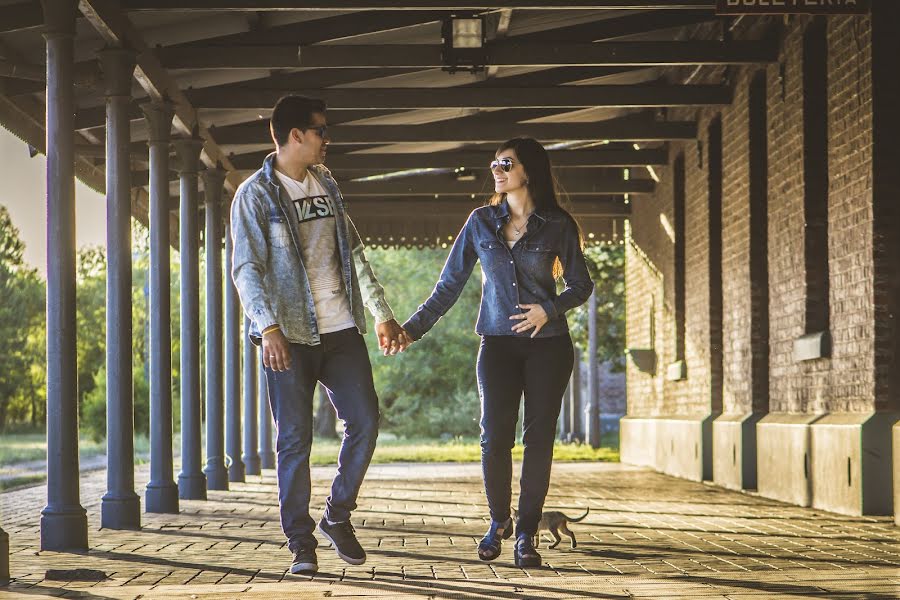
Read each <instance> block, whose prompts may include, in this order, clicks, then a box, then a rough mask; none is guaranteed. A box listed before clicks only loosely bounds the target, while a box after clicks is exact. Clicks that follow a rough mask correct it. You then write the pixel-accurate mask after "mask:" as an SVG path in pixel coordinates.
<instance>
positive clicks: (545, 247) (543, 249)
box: [525, 242, 553, 253]
mask: <svg viewBox="0 0 900 600" xmlns="http://www.w3.org/2000/svg"><path fill="white" fill-rule="evenodd" d="M525 252H540V253H549V252H553V246H551V245H550V244H541V243H535V242H528V243H526V244H525Z"/></svg>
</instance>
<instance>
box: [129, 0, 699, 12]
mask: <svg viewBox="0 0 900 600" xmlns="http://www.w3.org/2000/svg"><path fill="white" fill-rule="evenodd" d="M122 7H123V9H124V10H127V11H141V10H148V11H161V10H169V11H178V12H192V11H197V10H203V11H207V10H230V11H249V12H258V11H280V10H296V9H297V8H298V7H297V2H296V1H295V0H242V1H241V0H124V1H123V2H122ZM302 8H303V10H391V11H395V10H497V9H503V8H514V9H516V10H519V9H521V10H680V9H696V8H706V9H709V10H712V9H714V8H715V0H671V1H665V0H656V1H655V2H654V1H652V0H593V1H590V0H585V1H583V2H577V1H573V0H501V1H495V2H482V3H472V2H459V3H455V4H453V3H447V2H446V0H418V1H417V2H408V3H406V2H405V3H403V5H402V6H398V5H397V3H395V2H387V1H384V0H382V1H381V2H375V1H373V0H307V1H304V2H303V6H302Z"/></svg>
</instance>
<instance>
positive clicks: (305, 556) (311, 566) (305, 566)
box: [291, 548, 319, 575]
mask: <svg viewBox="0 0 900 600" xmlns="http://www.w3.org/2000/svg"><path fill="white" fill-rule="evenodd" d="M318 570H319V562H318V561H317V560H316V551H315V549H314V548H297V549H296V550H294V562H292V563H291V573H293V574H294V575H301V574H308V573H315V572H316V571H318Z"/></svg>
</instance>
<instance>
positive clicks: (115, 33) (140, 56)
mask: <svg viewBox="0 0 900 600" xmlns="http://www.w3.org/2000/svg"><path fill="white" fill-rule="evenodd" d="M78 7H79V10H81V13H82V14H83V15H84V16H85V18H87V19H88V21H90V23H91V25H93V26H94V28H95V29H96V30H97V32H98V33H99V34H100V35H101V37H103V39H104V40H106V42H107V43H109V44H110V45H122V46H125V47H129V48H132V49H134V50H135V51H136V52H137V68H136V69H135V79H137V81H138V83H139V84H140V85H141V87H142V88H144V90H145V91H146V92H147V94H148V95H150V96H151V97H152V98H154V99H161V98H168V99H169V100H170V101H171V102H172V103H173V104H174V106H175V119H174V122H175V127H176V128H177V129H178V131H179V132H181V133H182V134H183V135H192V132H193V130H194V128H195V127H196V128H197V132H198V135H199V136H200V137H201V138H202V139H203V140H204V148H203V153H202V155H201V158H202V159H203V162H204V163H205V164H206V165H207V166H209V167H212V166H215V165H216V164H217V163H221V164H222V166H223V167H224V168H225V169H226V170H228V171H233V170H234V167H233V166H232V165H231V162H230V161H229V160H228V157H227V156H225V155H224V154H223V153H222V151H221V150H220V149H219V147H218V145H217V144H216V140H215V139H213V137H212V136H211V135H210V133H209V131H208V130H207V129H206V127H204V126H203V125H202V123H199V121H198V119H197V112H196V110H195V109H194V107H193V106H192V105H191V103H190V102H189V101H188V99H187V98H186V97H185V95H184V93H183V92H182V91H181V90H180V89H178V86H176V85H175V83H174V82H173V81H172V78H171V76H170V75H169V73H168V72H166V70H165V69H164V68H163V67H162V65H160V64H159V61H158V60H157V59H156V57H155V56H154V54H153V53H152V52H150V51H149V48H148V47H147V45H146V43H145V42H144V40H143V38H142V37H141V35H140V32H139V31H138V30H137V28H136V27H135V26H134V25H133V24H132V23H131V21H130V20H129V19H128V17H127V15H125V14H124V13H123V12H122V11H121V9H120V8H119V5H118V3H115V2H112V1H111V0H81V1H80V2H79V5H78ZM238 183H239V182H238V181H234V180H229V182H228V185H229V187H230V189H231V190H232V191H233V190H234V189H235V188H236V187H237V185H238Z"/></svg>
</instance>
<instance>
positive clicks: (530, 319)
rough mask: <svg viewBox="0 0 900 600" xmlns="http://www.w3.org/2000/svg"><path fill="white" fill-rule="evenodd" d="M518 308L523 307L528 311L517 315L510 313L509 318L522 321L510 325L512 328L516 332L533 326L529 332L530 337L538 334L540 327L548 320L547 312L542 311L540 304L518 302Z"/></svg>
mask: <svg viewBox="0 0 900 600" xmlns="http://www.w3.org/2000/svg"><path fill="white" fill-rule="evenodd" d="M519 308H524V309H526V310H527V311H528V312H526V313H522V314H518V315H512V316H511V317H510V319H517V320H521V321H522V322H521V323H516V324H515V325H513V326H512V330H513V331H515V332H516V333H521V332H523V331H528V330H529V329H531V328H532V327H533V328H534V331H533V332H532V333H531V337H534V336H536V335H537V334H538V332H539V331H540V330H541V328H542V327H543V326H544V325H546V324H547V321H549V320H550V318H549V317H548V316H547V313H546V312H545V311H544V309H543V308H542V307H541V305H540V304H520V305H519ZM523 319H524V320H523Z"/></svg>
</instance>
